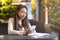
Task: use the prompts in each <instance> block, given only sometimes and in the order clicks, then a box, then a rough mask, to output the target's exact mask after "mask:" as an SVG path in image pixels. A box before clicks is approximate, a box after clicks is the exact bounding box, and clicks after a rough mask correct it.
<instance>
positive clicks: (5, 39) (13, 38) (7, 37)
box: [0, 33, 58, 40]
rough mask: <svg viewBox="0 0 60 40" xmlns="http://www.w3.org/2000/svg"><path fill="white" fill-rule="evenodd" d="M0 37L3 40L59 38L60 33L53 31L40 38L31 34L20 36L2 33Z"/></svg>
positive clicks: (49, 39)
mask: <svg viewBox="0 0 60 40" xmlns="http://www.w3.org/2000/svg"><path fill="white" fill-rule="evenodd" d="M0 36H2V37H0V39H2V40H10V39H11V40H18V39H19V40H31V39H32V40H58V34H56V33H51V34H50V35H48V36H42V37H39V38H36V39H35V38H32V37H31V36H19V35H0Z"/></svg>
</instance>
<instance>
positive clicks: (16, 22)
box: [14, 4, 29, 30]
mask: <svg viewBox="0 0 60 40" xmlns="http://www.w3.org/2000/svg"><path fill="white" fill-rule="evenodd" d="M22 8H26V10H27V11H28V9H27V7H26V6H25V5H21V4H20V5H18V6H17V8H16V11H15V17H14V22H15V23H14V25H15V27H14V29H17V30H18V29H19V24H18V20H19V19H20V17H19V16H18V14H17V12H19V11H20V10H21V9H22ZM26 15H27V14H26ZM22 25H23V27H25V28H29V24H28V19H27V16H26V17H25V18H24V19H23V20H22Z"/></svg>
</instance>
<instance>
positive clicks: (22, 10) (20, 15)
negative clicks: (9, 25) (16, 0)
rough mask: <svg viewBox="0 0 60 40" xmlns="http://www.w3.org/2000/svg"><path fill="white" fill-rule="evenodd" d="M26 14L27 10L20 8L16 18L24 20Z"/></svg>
mask: <svg viewBox="0 0 60 40" xmlns="http://www.w3.org/2000/svg"><path fill="white" fill-rule="evenodd" d="M26 13H27V9H26V8H22V9H21V10H19V11H18V16H19V17H20V18H21V19H24V18H25V17H26Z"/></svg>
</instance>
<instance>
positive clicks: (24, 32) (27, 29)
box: [23, 29, 31, 35]
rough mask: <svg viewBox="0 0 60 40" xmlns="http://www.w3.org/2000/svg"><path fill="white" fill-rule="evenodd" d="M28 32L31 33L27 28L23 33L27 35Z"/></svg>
mask: <svg viewBox="0 0 60 40" xmlns="http://www.w3.org/2000/svg"><path fill="white" fill-rule="evenodd" d="M29 33H31V31H30V30H29V29H26V31H25V32H24V34H23V35H28V34H29Z"/></svg>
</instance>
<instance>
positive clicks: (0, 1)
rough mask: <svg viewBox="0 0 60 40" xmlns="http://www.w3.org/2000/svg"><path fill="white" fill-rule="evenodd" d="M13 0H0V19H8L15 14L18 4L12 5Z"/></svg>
mask: <svg viewBox="0 0 60 40" xmlns="http://www.w3.org/2000/svg"><path fill="white" fill-rule="evenodd" d="M11 2H12V0H0V5H1V6H0V19H2V20H8V18H10V17H12V16H13V15H14V14H15V8H16V6H14V5H11Z"/></svg>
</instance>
